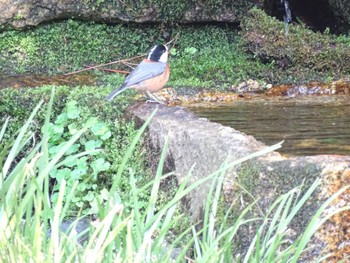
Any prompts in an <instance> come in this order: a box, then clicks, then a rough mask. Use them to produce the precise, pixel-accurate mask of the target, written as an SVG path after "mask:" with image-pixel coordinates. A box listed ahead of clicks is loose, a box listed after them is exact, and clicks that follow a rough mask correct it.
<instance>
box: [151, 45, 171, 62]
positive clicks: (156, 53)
mask: <svg viewBox="0 0 350 263" xmlns="http://www.w3.org/2000/svg"><path fill="white" fill-rule="evenodd" d="M147 59H149V60H152V61H156V62H163V63H166V62H167V61H168V48H167V47H166V46H165V45H155V46H154V47H153V48H152V49H151V50H150V51H149V52H148V54H147Z"/></svg>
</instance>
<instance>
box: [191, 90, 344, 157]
mask: <svg viewBox="0 0 350 263" xmlns="http://www.w3.org/2000/svg"><path fill="white" fill-rule="evenodd" d="M189 109H190V110H191V111H192V112H195V113H196V114H197V115H198V116H200V117H204V118H207V119H209V120H211V121H215V122H218V123H221V124H223V125H227V126H230V127H232V128H234V129H236V130H239V131H241V132H244V133H246V134H249V135H253V136H254V137H255V138H256V139H257V140H259V141H262V142H264V143H266V144H267V145H271V144H274V143H277V142H279V141H281V140H284V143H283V147H282V148H281V149H280V150H279V152H280V153H283V154H286V155H291V156H293V155H299V156H300V155H303V156H306V155H318V154H342V155H350V130H349V129H350V96H348V95H329V96H299V97H294V98H287V97H267V96H258V97H256V98H253V99H251V100H247V99H241V100H236V101H233V102H230V103H215V104H210V105H208V104H206V105H204V104H198V105H193V106H190V107H189Z"/></svg>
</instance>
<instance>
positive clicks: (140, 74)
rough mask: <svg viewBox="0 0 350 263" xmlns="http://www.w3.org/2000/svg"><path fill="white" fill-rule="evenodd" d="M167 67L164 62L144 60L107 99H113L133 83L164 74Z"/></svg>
mask: <svg viewBox="0 0 350 263" xmlns="http://www.w3.org/2000/svg"><path fill="white" fill-rule="evenodd" d="M165 69H166V63H162V62H148V63H147V62H144V61H142V62H141V63H140V64H139V65H138V66H137V67H136V68H135V69H134V70H133V71H132V72H131V73H130V74H129V76H127V78H126V79H125V81H124V83H123V85H122V86H121V87H119V88H118V89H116V90H114V91H112V93H111V94H109V95H108V96H107V97H106V100H109V101H110V100H112V99H113V98H114V97H115V96H117V95H119V94H120V93H122V92H123V91H124V90H126V89H127V88H129V87H130V86H132V85H135V84H137V83H140V82H142V81H144V80H146V79H150V78H153V77H156V76H158V75H160V74H162V73H163V72H164V71H165Z"/></svg>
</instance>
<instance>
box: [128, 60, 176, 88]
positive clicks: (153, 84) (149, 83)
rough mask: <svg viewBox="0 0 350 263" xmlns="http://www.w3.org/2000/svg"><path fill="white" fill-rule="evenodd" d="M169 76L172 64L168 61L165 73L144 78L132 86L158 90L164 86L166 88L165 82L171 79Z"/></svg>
mask: <svg viewBox="0 0 350 263" xmlns="http://www.w3.org/2000/svg"><path fill="white" fill-rule="evenodd" d="M169 76H170V66H169V64H168V63H167V65H166V68H165V71H164V73H163V74H161V75H158V76H157V77H155V78H151V79H147V80H144V81H142V82H141V83H139V84H137V85H134V86H132V88H134V89H136V90H140V91H149V92H157V91H159V90H161V89H162V88H164V86H165V84H166V83H167V82H168V80H169Z"/></svg>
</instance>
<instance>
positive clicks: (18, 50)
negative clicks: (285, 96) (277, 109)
mask: <svg viewBox="0 0 350 263" xmlns="http://www.w3.org/2000/svg"><path fill="white" fill-rule="evenodd" d="M163 30H167V29H164V28H163V27H162V26H157V25H145V26H143V27H142V28H140V27H138V26H132V25H129V26H124V25H114V26H108V25H106V24H96V23H87V22H85V23H83V22H78V21H74V20H68V21H62V22H59V23H55V24H47V25H42V26H40V27H38V28H36V29H28V30H26V31H21V32H18V31H7V32H2V33H0V72H1V73H2V74H19V73H20V74H23V73H39V72H42V73H52V74H57V73H61V72H71V71H73V70H76V69H81V68H83V67H84V66H85V65H94V64H100V63H106V62H110V61H116V60H119V59H122V58H129V57H133V56H136V55H140V54H145V53H146V52H147V50H148V49H149V48H150V47H151V46H152V45H153V44H154V43H159V42H163V41H164V40H163V39H162V38H161V34H162V32H163ZM177 33H179V39H178V41H177V42H176V47H175V48H176V50H177V52H176V53H174V55H173V56H172V57H171V58H170V64H171V69H172V73H171V77H170V81H169V85H170V86H182V87H183V86H197V87H198V86H199V87H221V85H223V86H229V85H232V84H235V83H236V82H238V81H240V80H241V79H247V78H256V77H260V76H261V77H264V76H265V75H266V71H268V70H270V67H269V65H264V64H262V63H261V62H259V61H258V62H255V61H252V60H250V58H249V56H247V55H246V54H244V53H243V52H242V50H241V48H240V47H239V45H238V44H239V42H240V38H239V37H237V31H236V30H235V29H234V28H232V27H229V26H222V25H207V26H173V29H172V34H173V36H175V35H176V34H177ZM19 42H21V43H22V42H23V43H26V44H23V45H20V46H19V45H18V43H19ZM135 62H138V61H135ZM194 62H195V63H194ZM111 67H112V66H111ZM118 68H119V69H124V70H130V68H124V67H123V66H120V65H119V67H118ZM98 76H99V77H100V78H99V81H98V83H99V84H102V85H106V84H114V85H116V84H118V83H120V82H121V80H122V79H123V78H124V76H121V77H120V76H119V75H118V76H119V77H118V78H113V77H105V75H104V74H98ZM115 79H117V82H115Z"/></svg>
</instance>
